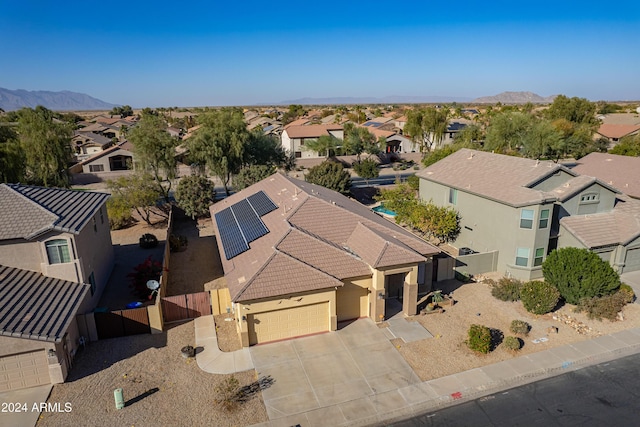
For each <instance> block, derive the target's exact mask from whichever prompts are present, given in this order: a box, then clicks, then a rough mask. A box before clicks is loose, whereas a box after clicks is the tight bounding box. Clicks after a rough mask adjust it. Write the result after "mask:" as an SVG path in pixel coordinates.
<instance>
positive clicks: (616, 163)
mask: <svg viewBox="0 0 640 427" xmlns="http://www.w3.org/2000/svg"><path fill="white" fill-rule="evenodd" d="M572 170H573V171H575V172H577V173H579V174H581V175H589V176H594V177H596V178H598V179H600V180H601V181H603V182H605V183H607V184H609V185H611V186H613V187H615V188H617V189H618V190H620V191H622V192H623V193H625V194H628V195H629V196H631V197H635V198H637V199H638V198H640V157H632V156H618V155H615V154H608V153H591V154H589V155H587V156H585V157H583V158H581V159H580V160H578V162H577V166H575V167H574V168H573V169H572Z"/></svg>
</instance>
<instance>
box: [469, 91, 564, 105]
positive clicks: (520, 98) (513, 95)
mask: <svg viewBox="0 0 640 427" xmlns="http://www.w3.org/2000/svg"><path fill="white" fill-rule="evenodd" d="M556 96H558V95H551V96H546V97H543V96H540V95H538V94H536V93H533V92H502V93H499V94H497V95H494V96H483V97H480V98H476V99H474V100H473V101H471V102H473V103H477V104H496V103H498V102H500V103H502V104H526V103H527V102H530V103H532V104H550V103H552V102H553V100H554V99H556Z"/></svg>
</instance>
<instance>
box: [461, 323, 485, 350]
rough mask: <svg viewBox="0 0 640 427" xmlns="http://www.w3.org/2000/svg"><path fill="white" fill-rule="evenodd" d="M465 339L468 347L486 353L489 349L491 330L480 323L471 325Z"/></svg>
mask: <svg viewBox="0 0 640 427" xmlns="http://www.w3.org/2000/svg"><path fill="white" fill-rule="evenodd" d="M468 337H469V339H468V340H467V341H466V343H467V345H468V346H469V348H470V349H471V350H473V351H477V352H478V353H483V354H487V353H489V352H490V351H491V330H490V329H489V328H487V327H486V326H482V325H471V326H470V327H469V332H468Z"/></svg>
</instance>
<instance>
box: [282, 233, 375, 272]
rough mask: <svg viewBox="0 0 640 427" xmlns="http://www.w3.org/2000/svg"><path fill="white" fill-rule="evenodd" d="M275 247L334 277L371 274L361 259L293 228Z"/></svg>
mask: <svg viewBox="0 0 640 427" xmlns="http://www.w3.org/2000/svg"><path fill="white" fill-rule="evenodd" d="M276 249H278V250H279V251H280V252H283V253H286V254H287V255H290V256H291V257H293V258H296V259H297V260H299V261H302V262H304V263H305V264H308V265H310V266H312V267H314V268H316V269H318V270H320V271H323V272H325V273H327V274H329V275H331V276H333V277H335V278H336V279H340V280H342V279H346V278H348V277H357V276H370V275H371V269H370V268H369V266H368V265H367V264H366V263H364V262H363V261H362V260H360V259H358V258H356V257H355V256H353V255H351V254H349V253H348V252H346V251H345V250H342V249H338V248H336V247H335V246H333V245H332V244H330V243H327V242H324V241H323V240H322V239H319V238H317V237H312V236H310V235H308V234H307V233H304V232H302V231H300V230H298V229H295V228H292V229H291V230H289V232H288V233H287V235H286V236H285V237H284V239H283V240H282V241H281V242H280V243H278V245H277V246H276Z"/></svg>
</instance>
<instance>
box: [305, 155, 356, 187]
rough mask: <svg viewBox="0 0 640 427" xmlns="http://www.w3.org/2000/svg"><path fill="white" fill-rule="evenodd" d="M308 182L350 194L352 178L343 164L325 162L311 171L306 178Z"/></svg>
mask: <svg viewBox="0 0 640 427" xmlns="http://www.w3.org/2000/svg"><path fill="white" fill-rule="evenodd" d="M305 179H306V181H307V182H311V183H313V184H317V185H321V186H323V187H327V188H329V189H331V190H334V191H337V192H339V193H348V192H349V187H351V176H350V175H349V173H348V172H347V171H346V170H345V169H344V167H343V166H342V164H340V163H333V162H329V161H324V162H322V163H320V164H319V165H318V166H314V167H312V168H310V169H309V173H307V175H306V177H305Z"/></svg>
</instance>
